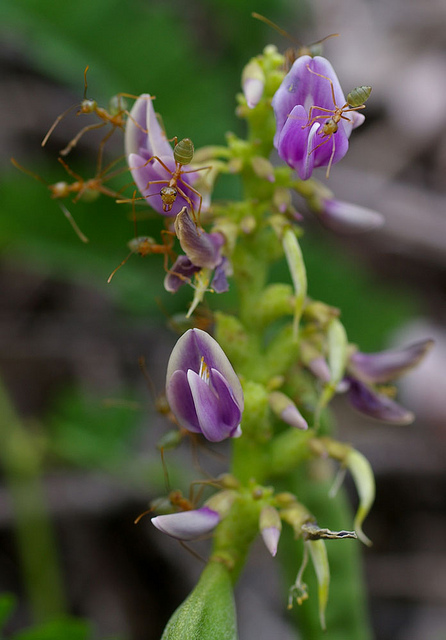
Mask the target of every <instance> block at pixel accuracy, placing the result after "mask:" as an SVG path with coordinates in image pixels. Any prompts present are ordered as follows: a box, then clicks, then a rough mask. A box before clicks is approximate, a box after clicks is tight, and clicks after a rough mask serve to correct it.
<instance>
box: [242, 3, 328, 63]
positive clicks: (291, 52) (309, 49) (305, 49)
mask: <svg viewBox="0 0 446 640" xmlns="http://www.w3.org/2000/svg"><path fill="white" fill-rule="evenodd" d="M251 15H252V17H253V18H256V19H257V20H261V21H262V22H264V23H265V24H267V25H268V26H270V27H272V28H273V29H275V31H277V32H278V33H280V35H281V36H284V37H285V38H287V39H288V40H290V41H291V42H293V43H294V44H295V45H296V47H297V49H295V48H293V47H289V48H288V49H286V50H285V52H284V54H283V56H284V58H285V63H284V67H285V70H286V71H289V70H290V69H291V67H292V66H293V63H294V62H295V61H296V60H297V58H300V57H301V56H311V57H314V56H316V55H320V54H321V49H322V48H321V47H318V46H317V45H320V44H322V43H323V42H325V40H328V38H334V37H336V36H338V35H339V33H330V35H328V36H325V38H322V39H321V40H317V41H316V42H312V43H311V44H308V45H306V44H302V43H301V42H299V40H296V38H293V37H292V36H290V34H289V33H288V32H287V31H285V30H284V29H281V28H280V27H279V26H278V25H277V24H275V23H274V22H273V21H272V20H269V19H268V18H265V16H262V15H261V14H260V13H256V12H253V13H251Z"/></svg>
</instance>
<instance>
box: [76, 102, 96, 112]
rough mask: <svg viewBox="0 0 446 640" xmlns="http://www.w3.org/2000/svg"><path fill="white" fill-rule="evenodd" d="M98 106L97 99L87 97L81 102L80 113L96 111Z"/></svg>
mask: <svg viewBox="0 0 446 640" xmlns="http://www.w3.org/2000/svg"><path fill="white" fill-rule="evenodd" d="M97 108H98V103H97V102H96V100H89V99H88V98H85V99H84V100H82V102H81V106H80V108H79V113H94V112H95V111H96V109H97Z"/></svg>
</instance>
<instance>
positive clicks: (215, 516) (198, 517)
mask: <svg viewBox="0 0 446 640" xmlns="http://www.w3.org/2000/svg"><path fill="white" fill-rule="evenodd" d="M219 522H220V514H219V513H217V511H214V510H213V509H210V508H209V507H201V509H193V510H191V511H180V512H179V513H169V514H167V515H165V516H156V518H152V524H153V525H154V526H155V527H156V528H157V529H159V530H160V531H162V532H163V533H167V535H169V536H171V537H172V538H177V539H178V540H196V539H197V538H201V536H204V535H206V534H207V533H209V532H210V531H212V529H214V527H216V526H217V524H218V523H219Z"/></svg>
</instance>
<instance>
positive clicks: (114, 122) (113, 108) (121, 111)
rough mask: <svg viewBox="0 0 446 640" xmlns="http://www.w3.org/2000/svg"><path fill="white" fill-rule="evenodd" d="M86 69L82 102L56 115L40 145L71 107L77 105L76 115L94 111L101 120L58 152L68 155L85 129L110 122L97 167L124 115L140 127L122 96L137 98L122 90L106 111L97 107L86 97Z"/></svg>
mask: <svg viewBox="0 0 446 640" xmlns="http://www.w3.org/2000/svg"><path fill="white" fill-rule="evenodd" d="M88 69H89V67H88V65H87V67H85V71H84V97H83V100H82V102H81V103H80V105H77V104H75V105H72V106H71V107H69V108H68V109H67V110H66V111H64V112H63V113H62V114H60V115H59V116H57V118H56V120H55V121H54V122H53V124H52V125H51V127H50V128H49V130H48V132H47V134H46V135H45V137H44V139H43V140H42V147H44V146H45V145H46V143H47V142H48V139H49V137H50V136H51V134H52V133H53V131H54V129H55V128H56V127H57V125H58V124H59V122H60V121H61V120H62V119H63V118H64V117H65V116H66V115H67V114H68V113H69V112H70V111H71V110H72V109H75V108H76V107H77V106H79V110H78V112H77V114H76V115H81V114H83V113H85V114H91V113H94V114H96V116H97V117H98V118H99V119H100V120H101V121H102V122H99V123H97V124H90V125H87V126H86V127H84V128H83V129H81V130H80V131H79V133H77V134H76V136H75V137H74V138H73V139H72V140H71V141H70V142H69V143H68V144H67V146H66V147H65V148H64V149H62V151H61V152H60V154H61V155H62V156H66V155H68V154H69V153H70V151H71V149H73V147H75V146H76V145H77V143H78V142H79V140H80V139H81V138H82V136H83V135H84V134H85V133H87V131H92V130H94V129H100V128H102V127H105V125H107V124H110V125H111V129H110V131H109V132H108V133H107V134H106V135H105V137H104V138H103V139H102V140H101V143H100V145H99V153H98V169H99V168H100V166H101V163H102V155H103V150H104V146H105V143H106V142H107V140H108V139H109V138H110V137H111V136H112V135H113V133H114V132H115V131H116V129H122V130H124V129H125V124H126V117H129V118H131V120H132V121H133V122H134V124H135V125H136V126H137V127H138V128H140V129H142V127H141V125H140V124H139V123H138V122H136V121H135V120H134V119H133V118H132V116H131V115H130V113H129V111H128V109H127V103H126V100H125V99H124V98H132V99H135V100H136V99H137V98H138V96H134V95H132V94H131V93H122V92H121V93H118V94H116V95H115V96H113V97H112V98H110V101H109V107H108V109H109V110H108V111H107V110H106V109H104V107H99V106H98V103H97V102H96V100H91V99H90V98H87V86H88V85H87V71H88ZM150 99H151V100H153V99H154V96H151V98H150ZM142 130H143V131H144V133H147V131H146V130H145V129H142Z"/></svg>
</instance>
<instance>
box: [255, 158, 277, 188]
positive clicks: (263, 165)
mask: <svg viewBox="0 0 446 640" xmlns="http://www.w3.org/2000/svg"><path fill="white" fill-rule="evenodd" d="M251 166H252V168H253V170H254V173H255V174H256V176H258V177H259V178H261V179H262V180H268V182H274V181H275V179H276V178H275V176H274V167H273V165H272V164H271V162H270V161H269V160H267V159H266V158H263V157H262V156H254V157H253V158H251Z"/></svg>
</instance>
